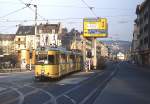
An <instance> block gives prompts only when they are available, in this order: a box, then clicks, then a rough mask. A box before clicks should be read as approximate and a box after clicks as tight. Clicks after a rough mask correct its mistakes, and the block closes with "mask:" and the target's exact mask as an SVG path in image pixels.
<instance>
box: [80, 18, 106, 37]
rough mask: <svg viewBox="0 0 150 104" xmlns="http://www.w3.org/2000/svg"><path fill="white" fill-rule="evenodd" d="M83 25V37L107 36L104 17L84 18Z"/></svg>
mask: <svg viewBox="0 0 150 104" xmlns="http://www.w3.org/2000/svg"><path fill="white" fill-rule="evenodd" d="M83 27H84V28H83V30H84V33H83V36H84V37H107V34H108V24H107V19H106V18H96V19H95V18H85V19H84V23H83Z"/></svg>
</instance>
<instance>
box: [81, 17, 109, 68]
mask: <svg viewBox="0 0 150 104" xmlns="http://www.w3.org/2000/svg"><path fill="white" fill-rule="evenodd" d="M107 36H108V23H107V19H106V18H84V19H83V37H85V38H92V39H93V40H92V49H93V52H94V58H93V66H94V69H96V66H97V57H96V38H106V37H107Z"/></svg>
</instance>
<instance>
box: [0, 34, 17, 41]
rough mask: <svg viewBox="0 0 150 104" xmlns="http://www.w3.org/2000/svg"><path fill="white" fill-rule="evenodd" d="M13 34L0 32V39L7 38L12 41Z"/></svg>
mask: <svg viewBox="0 0 150 104" xmlns="http://www.w3.org/2000/svg"><path fill="white" fill-rule="evenodd" d="M14 38H15V34H0V41H2V40H9V41H14Z"/></svg>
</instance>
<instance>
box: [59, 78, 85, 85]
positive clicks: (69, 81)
mask: <svg viewBox="0 0 150 104" xmlns="http://www.w3.org/2000/svg"><path fill="white" fill-rule="evenodd" d="M87 78H88V77H82V78H81V77H80V78H68V79H64V80H61V81H59V82H57V84H59V85H65V84H78V83H80V82H81V81H83V80H86V79H87Z"/></svg>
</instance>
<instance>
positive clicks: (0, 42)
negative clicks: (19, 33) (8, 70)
mask: <svg viewBox="0 0 150 104" xmlns="http://www.w3.org/2000/svg"><path fill="white" fill-rule="evenodd" d="M14 38H15V35H14V34H0V55H11V54H14V52H15V51H14Z"/></svg>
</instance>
